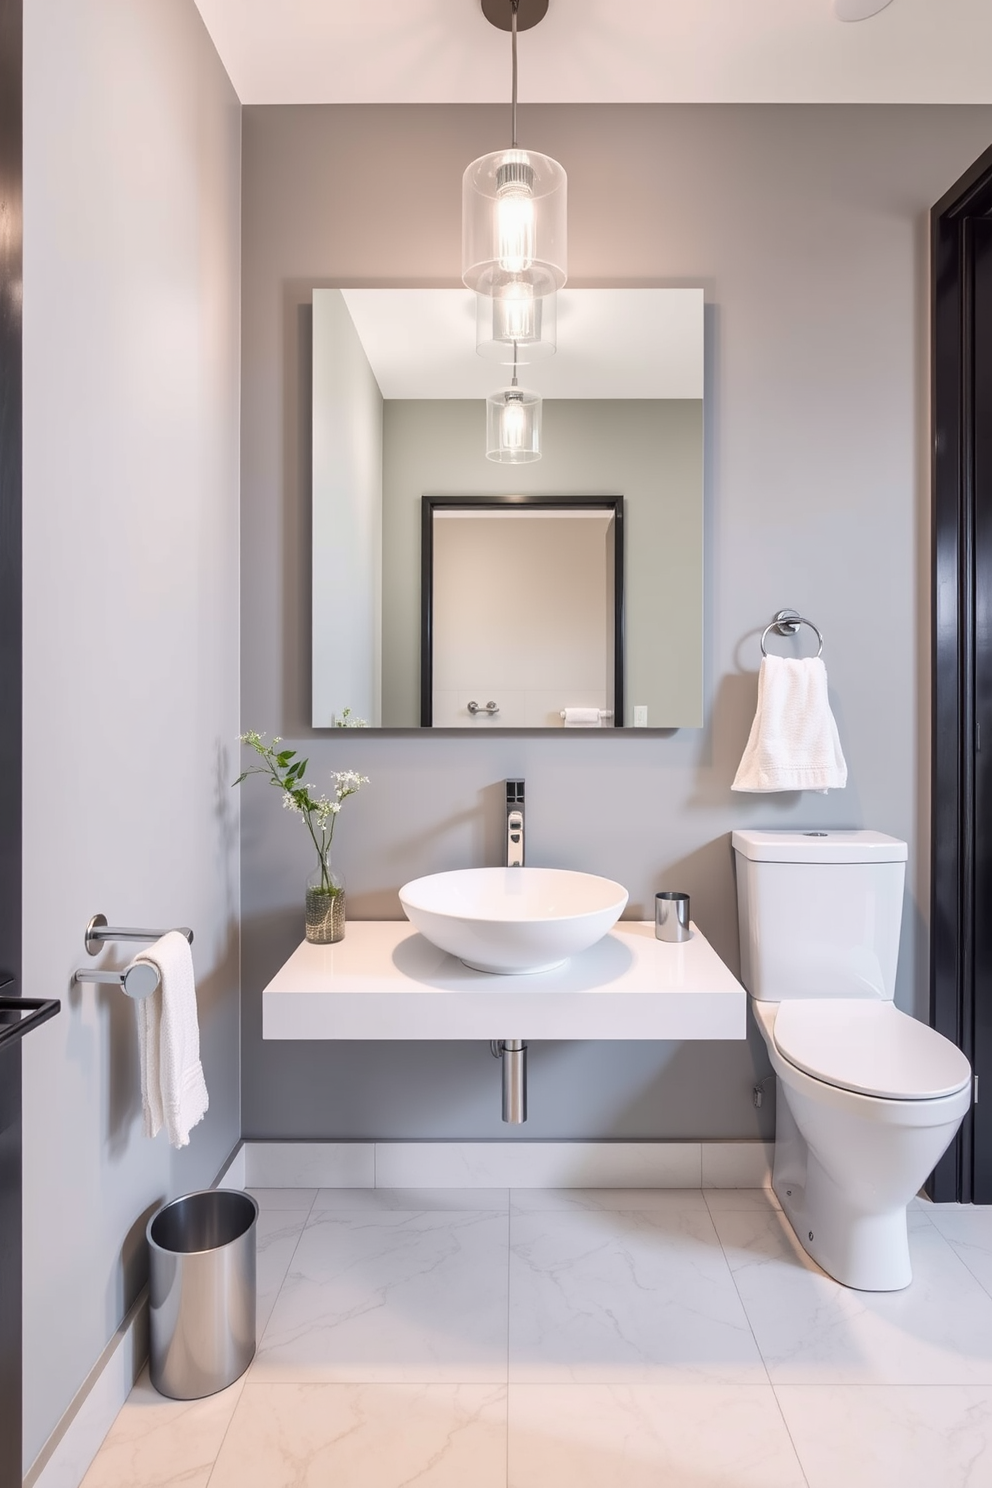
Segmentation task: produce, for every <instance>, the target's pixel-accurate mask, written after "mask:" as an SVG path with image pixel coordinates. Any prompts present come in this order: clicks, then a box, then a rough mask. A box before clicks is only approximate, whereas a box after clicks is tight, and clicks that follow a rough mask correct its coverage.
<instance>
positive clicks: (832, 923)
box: [731, 831, 906, 1002]
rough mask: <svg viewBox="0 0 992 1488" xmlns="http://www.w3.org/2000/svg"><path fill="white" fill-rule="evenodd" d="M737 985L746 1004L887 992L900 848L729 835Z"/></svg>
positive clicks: (833, 835) (895, 945)
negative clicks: (735, 914)
mask: <svg viewBox="0 0 992 1488" xmlns="http://www.w3.org/2000/svg"><path fill="white" fill-rule="evenodd" d="M731 841H732V844H733V849H734V864H735V867H736V870H737V909H738V914H739V918H740V940H741V980H742V981H743V983H744V985H745V987H746V988H747V990H748V991H749V992H750V993H751V995H752V997H756V998H758V999H759V1000H760V1001H766V1002H785V1001H787V1000H789V999H791V998H797V997H874V998H879V999H884V1000H888V1001H891V999H892V996H893V994H894V991H895V980H896V962H897V960H898V958H899V931H900V926H901V923H902V900H903V886H904V883H905V878H906V844H905V842H900V841H899V840H898V839H897V838H895V837H886V836H885V835H884V833H882V832H758V831H739V832H734V834H733V836H732V839H731Z"/></svg>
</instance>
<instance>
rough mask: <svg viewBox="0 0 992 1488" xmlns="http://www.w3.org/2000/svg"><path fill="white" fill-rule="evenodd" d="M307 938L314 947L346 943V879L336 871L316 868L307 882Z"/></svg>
mask: <svg viewBox="0 0 992 1488" xmlns="http://www.w3.org/2000/svg"><path fill="white" fill-rule="evenodd" d="M306 937H307V940H308V941H310V943H311V945H334V943H335V942H336V941H339V940H344V878H343V877H342V875H341V874H340V873H335V872H334V870H333V868H330V867H328V868H327V869H323V868H319V867H318V868H315V869H314V871H313V872H312V873H311V874H310V877H309V878H308V879H307V923H306Z"/></svg>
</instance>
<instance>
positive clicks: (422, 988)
mask: <svg viewBox="0 0 992 1488" xmlns="http://www.w3.org/2000/svg"><path fill="white" fill-rule="evenodd" d="M746 1002H747V994H746V992H745V991H744V988H743V987H742V986H741V984H740V982H739V981H738V980H737V979H736V977H734V976H733V975H732V974H731V972H730V971H729V970H728V969H727V967H726V966H725V965H724V964H723V962H722V961H721V960H720V958H719V956H718V955H717V954H716V952H715V951H714V949H713V947H712V946H711V945H710V943H709V941H708V940H707V939H706V938H705V936H703V935H701V934H700V933H699V931H698V930H697V929H696V928H695V926H693V933H692V937H691V939H689V940H687V941H683V942H682V943H681V944H680V945H670V944H668V943H667V942H664V941H660V940H656V939H655V933H654V923H653V921H643V922H642V921H637V920H621V921H620V922H619V923H618V924H617V925H616V926H615V928H614V929H613V930H612V931H611V932H610V934H609V935H607V936H605V937H604V938H603V939H602V940H601V941H600V942H599V943H598V944H597V945H594V946H592V947H590V949H589V950H588V951H583V952H582V953H581V954H580V955H577V956H573V957H572V958H571V960H569V961H567V962H566V963H565V965H564V966H560V967H558V968H557V970H555V971H545V972H540V973H538V974H537V975H534V976H490V975H488V974H487V973H486V972H484V971H470V970H469V969H468V968H467V967H465V966H463V965H462V963H461V962H460V961H458V960H456V959H455V957H454V956H450V955H448V953H447V952H446V951H439V950H438V949H437V948H436V947H435V946H433V945H431V943H430V941H428V940H425V939H424V937H423V936H422V935H420V934H418V933H417V931H416V930H414V928H413V926H412V925H411V924H410V923H409V921H407V920H350V921H349V922H348V930H347V934H346V935H345V938H344V940H343V941H341V942H340V943H339V944H338V945H333V946H316V945H308V944H306V943H305V942H304V944H303V945H300V946H298V947H297V949H296V950H295V951H294V952H293V954H292V956H290V958H289V960H288V961H287V962H286V964H285V966H283V967H282V968H281V969H280V970H279V971H278V972H277V973H276V975H275V976H274V977H273V979H272V981H271V982H270V983H269V985H268V986H267V987H266V988H265V990H264V992H263V994H262V1036H263V1038H267V1039H506V1038H521V1039H742V1038H743V1037H744V1027H745V1010H746Z"/></svg>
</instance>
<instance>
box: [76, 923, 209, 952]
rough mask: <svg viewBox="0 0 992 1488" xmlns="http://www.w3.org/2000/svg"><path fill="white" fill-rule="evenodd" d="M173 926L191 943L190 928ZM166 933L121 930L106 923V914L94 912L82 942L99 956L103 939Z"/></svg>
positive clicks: (143, 937)
mask: <svg viewBox="0 0 992 1488" xmlns="http://www.w3.org/2000/svg"><path fill="white" fill-rule="evenodd" d="M175 928H176V929H177V930H178V931H179V934H180V935H185V937H186V939H187V940H188V941H189V943H190V945H192V944H193V932H192V930H190V929H189V928H188V927H187V926H186V925H177V926H176V927H175ZM166 933H167V932H166V931H165V930H122V929H121V928H120V927H119V926H115V925H108V924H107V916H106V915H102V914H96V915H94V916H93V918H92V919H91V920H90V922H89V924H88V925H87V926H86V934H85V935H84V937H83V943H84V945H85V946H86V949H87V951H88V952H89V954H90V955H91V956H99V954H100V952H101V950H102V949H103V943H104V941H105V940H160V939H161V937H162V936H163V935H165V934H166Z"/></svg>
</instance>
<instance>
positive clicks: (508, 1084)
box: [489, 1039, 527, 1126]
mask: <svg viewBox="0 0 992 1488" xmlns="http://www.w3.org/2000/svg"><path fill="white" fill-rule="evenodd" d="M489 1047H490V1049H491V1051H492V1054H493V1056H494V1058H496V1059H502V1061H503V1120H504V1121H507V1122H509V1123H510V1125H511V1126H520V1125H521V1124H522V1123H523V1122H525V1121H526V1120H527V1045H526V1044H525V1043H524V1041H523V1039H493V1040H492V1042H491V1043H490V1046H489Z"/></svg>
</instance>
